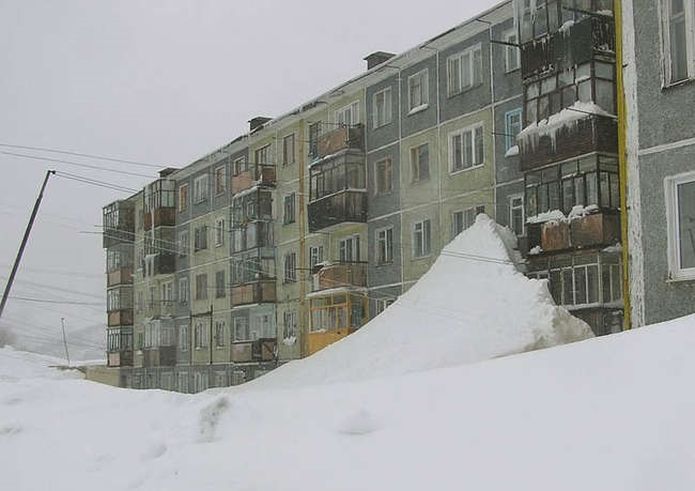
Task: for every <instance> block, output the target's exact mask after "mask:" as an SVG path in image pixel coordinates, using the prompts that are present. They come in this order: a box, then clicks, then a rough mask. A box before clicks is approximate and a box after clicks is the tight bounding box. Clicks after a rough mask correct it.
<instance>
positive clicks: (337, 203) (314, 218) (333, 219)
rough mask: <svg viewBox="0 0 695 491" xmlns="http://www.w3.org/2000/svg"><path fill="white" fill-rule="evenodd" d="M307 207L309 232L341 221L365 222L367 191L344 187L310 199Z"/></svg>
mask: <svg viewBox="0 0 695 491" xmlns="http://www.w3.org/2000/svg"><path fill="white" fill-rule="evenodd" d="M308 208H309V231H310V232H316V231H318V230H322V229H325V228H328V227H332V226H334V225H338V224H341V223H366V222H367V192H366V191H365V190H349V189H346V190H344V191H339V192H337V193H335V194H331V195H329V196H326V197H323V198H321V199H317V200H315V201H312V202H310V203H309V207H308Z"/></svg>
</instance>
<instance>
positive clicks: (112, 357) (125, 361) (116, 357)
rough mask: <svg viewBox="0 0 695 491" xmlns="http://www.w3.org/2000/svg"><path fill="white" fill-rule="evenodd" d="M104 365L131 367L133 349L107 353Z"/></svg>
mask: <svg viewBox="0 0 695 491" xmlns="http://www.w3.org/2000/svg"><path fill="white" fill-rule="evenodd" d="M106 366H108V367H132V366H133V350H132V349H127V350H121V351H115V352H112V353H107V357H106Z"/></svg>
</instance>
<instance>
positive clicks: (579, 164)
mask: <svg viewBox="0 0 695 491" xmlns="http://www.w3.org/2000/svg"><path fill="white" fill-rule="evenodd" d="M524 180H525V183H526V195H525V200H524V201H525V205H526V217H527V219H528V217H535V216H537V215H539V214H541V213H545V212H547V211H553V210H560V211H562V212H563V213H564V214H565V215H568V214H569V213H570V212H571V211H572V208H574V207H575V206H582V207H587V206H591V205H594V206H596V207H599V208H605V209H614V210H617V209H618V208H619V207H620V189H619V185H618V163H617V161H616V159H615V158H614V157H606V156H603V155H600V156H596V155H592V156H589V157H583V158H581V159H579V160H574V161H570V162H566V163H564V164H560V165H554V166H551V167H547V168H545V169H542V170H538V171H533V172H528V173H526V175H525V176H524Z"/></svg>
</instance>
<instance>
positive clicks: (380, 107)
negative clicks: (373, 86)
mask: <svg viewBox="0 0 695 491" xmlns="http://www.w3.org/2000/svg"><path fill="white" fill-rule="evenodd" d="M373 101H374V102H373V105H374V128H380V127H381V126H385V125H387V124H389V123H390V122H391V114H392V109H391V87H386V88H385V89H384V90H380V91H379V92H377V93H376V94H374V96H373Z"/></svg>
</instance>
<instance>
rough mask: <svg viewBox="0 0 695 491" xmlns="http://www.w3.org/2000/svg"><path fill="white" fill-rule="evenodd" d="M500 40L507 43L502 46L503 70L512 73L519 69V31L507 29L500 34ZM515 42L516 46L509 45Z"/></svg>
mask: <svg viewBox="0 0 695 491" xmlns="http://www.w3.org/2000/svg"><path fill="white" fill-rule="evenodd" d="M502 40H503V41H504V42H505V43H508V44H506V45H505V46H504V71H505V73H513V72H516V71H518V70H520V69H521V49H519V46H518V45H519V33H518V32H517V30H516V29H509V30H507V31H505V32H504V33H503V34H502ZM512 44H515V45H516V46H510V45H512Z"/></svg>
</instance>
